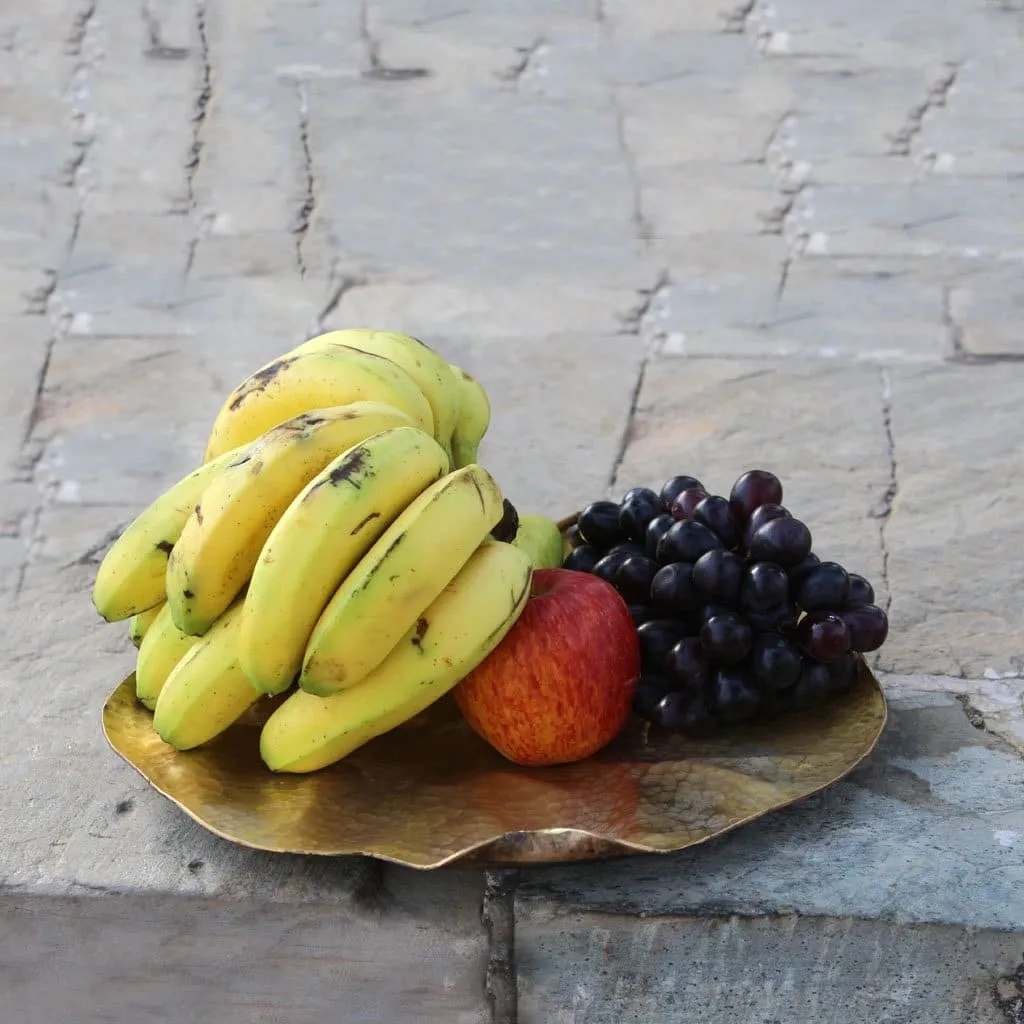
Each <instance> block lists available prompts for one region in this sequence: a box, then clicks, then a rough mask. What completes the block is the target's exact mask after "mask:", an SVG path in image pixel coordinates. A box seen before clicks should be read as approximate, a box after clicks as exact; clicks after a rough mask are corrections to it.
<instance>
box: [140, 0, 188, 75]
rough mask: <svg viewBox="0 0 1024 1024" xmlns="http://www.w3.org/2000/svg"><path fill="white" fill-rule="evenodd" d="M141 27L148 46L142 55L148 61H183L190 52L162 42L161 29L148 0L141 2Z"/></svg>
mask: <svg viewBox="0 0 1024 1024" xmlns="http://www.w3.org/2000/svg"><path fill="white" fill-rule="evenodd" d="M141 14H142V25H143V28H144V29H145V30H146V37H147V39H148V40H149V46H148V47H147V48H146V49H145V50H143V51H142V52H143V54H144V55H145V56H146V57H148V58H149V59H150V60H185V59H186V58H187V57H188V55H189V54H190V53H191V52H192V51H191V50H190V49H189V48H188V47H187V46H168V45H167V43H165V42H164V40H163V27H162V26H161V24H160V19H159V18H158V17H157V16H156V14H154V12H153V8H152V7H151V6H150V3H149V0H142V7H141Z"/></svg>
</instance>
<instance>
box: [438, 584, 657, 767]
mask: <svg viewBox="0 0 1024 1024" xmlns="http://www.w3.org/2000/svg"><path fill="white" fill-rule="evenodd" d="M639 675H640V645H639V641H638V640H637V635H636V627H635V625H634V624H633V619H632V617H631V616H630V614H629V609H628V608H627V607H626V603H625V602H624V601H623V600H622V598H621V597H619V595H618V593H617V592H616V590H615V588H614V587H613V586H612V585H611V584H609V583H606V582H605V581H604V580H602V579H600V578H599V577H597V576H591V575H590V574H589V573H584V572H574V571H572V570H570V569H538V570H536V571H535V572H534V574H533V584H532V587H531V590H530V598H529V600H528V601H527V602H526V606H525V607H524V608H523V611H522V613H521V614H520V616H519V619H518V621H517V622H516V624H515V625H514V626H513V627H512V629H511V630H510V631H509V632H508V635H507V636H506V637H505V639H504V640H502V642H501V643H500V644H499V645H498V646H497V647H496V648H495V649H494V650H493V651H492V652H491V653H490V655H488V657H487V658H485V659H484V661H483V662H481V663H480V665H478V666H477V668H476V669H475V670H474V671H473V672H472V673H470V675H468V676H467V677H466V678H465V679H464V680H463V681H462V682H461V683H460V684H459V685H458V686H457V687H456V688H455V691H454V692H455V701H456V703H457V704H458V706H459V709H460V710H461V711H462V714H463V715H464V716H465V718H466V721H467V722H469V724H470V726H471V727H472V728H473V729H474V730H475V731H476V732H477V733H478V734H479V735H480V736H482V737H483V738H484V739H485V740H486V741H487V742H488V743H490V744H491V746H493V747H494V748H495V749H496V750H498V751H499V752H500V753H502V754H504V755H505V757H507V758H508V759H509V760H510V761H515V762H516V763H517V764H522V765H532V766H538V765H551V764H564V763H566V762H569V761H579V760H581V759H582V758H584V757H589V756H590V755H591V754H593V753H595V752H596V751H598V750H600V749H601V747H603V746H604V745H605V744H606V743H608V742H609V741H610V740H611V739H612V738H613V737H614V736H615V734H616V733H617V732H618V731H619V730H620V729H621V728H622V726H623V725H624V724H625V722H626V719H627V718H628V717H629V712H630V706H631V704H632V700H633V691H634V690H635V689H636V682H637V678H638V677H639Z"/></svg>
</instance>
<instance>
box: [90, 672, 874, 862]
mask: <svg viewBox="0 0 1024 1024" xmlns="http://www.w3.org/2000/svg"><path fill="white" fill-rule="evenodd" d="M281 699H282V698H273V699H268V700H266V701H261V702H260V705H259V706H258V710H255V709H254V710H253V711H251V712H250V713H249V715H248V716H247V717H246V718H244V719H243V720H241V721H239V722H238V723H236V724H235V725H234V726H232V728H231V729H229V730H228V731H227V732H226V733H224V734H223V735H222V736H221V737H220V738H219V739H218V740H217V741H216V742H215V743H214V744H212V745H211V746H209V747H207V748H205V749H200V750H195V751H191V752H189V753H179V752H177V751H175V750H174V749H173V748H172V747H170V746H168V745H167V744H165V743H164V742H163V741H162V740H161V739H160V738H159V737H158V736H157V735H156V733H155V732H154V731H153V728H152V725H151V722H152V715H151V714H150V712H148V711H147V710H146V709H145V708H143V707H142V706H141V705H140V704H139V703H138V702H137V701H136V699H135V677H134V675H132V676H129V677H128V678H127V679H125V681H124V682H123V683H121V685H120V686H119V687H118V688H117V689H116V690H115V691H114V692H113V694H111V696H110V698H109V699H108V700H107V702H106V704H105V705H104V708H103V730H104V733H105V735H106V737H107V740H108V741H109V743H110V745H111V746H112V747H113V748H114V750H115V751H117V753H118V754H120V755H121V757H123V758H124V759H125V760H126V761H127V762H128V763H129V764H130V765H132V766H133V767H134V768H135V769H136V770H137V771H138V772H139V773H140V774H141V775H142V777H143V778H144V779H146V781H147V782H149V783H150V785H152V786H153V787H154V788H155V789H156V790H157V791H158V792H160V793H162V794H163V795H164V796H166V797H167V798H168V799H169V800H171V801H172V802H174V803H175V804H177V805H178V807H180V808H181V809H182V810H183V811H184V812H185V813H186V814H188V815H190V816H191V817H192V818H194V819H195V820H196V821H198V822H199V823H200V824H201V825H202V826H204V827H205V828H207V829H209V830H210V831H211V832H213V833H215V834H216V835H218V836H221V837H223V838H225V839H228V840H230V841H231V842H235V843H240V844H241V845H243V846H249V847H253V848H255V849H259V850H271V851H275V852H280V853H305V854H322V855H329V856H334V855H340V854H366V855H368V856H371V857H378V858H380V859H382V860H387V861H392V862H394V863H397V864H404V865H407V866H409V867H416V868H437V867H442V866H444V865H449V864H455V863H459V864H466V863H488V864H525V863H550V862H555V861H575V860H589V859H594V858H599V857H609V856H615V855H621V854H633V853H655V852H657V853H663V852H668V851H671V850H681V849H683V848H684V847H687V846H693V845H695V844H697V843H702V842H705V841H706V840H708V839H711V838H712V837H714V836H717V835H721V834H722V833H724V832H728V831H730V830H731V829H734V828H737V827H738V826H740V825H743V824H744V823H746V822H749V821H752V820H753V819H755V818H758V817H760V816H761V815H764V814H767V813H769V812H770V811H773V810H776V809H778V808H780V807H784V806H786V805H787V804H791V803H793V802H794V801H797V800H800V799H803V798H804V797H807V796H810V795H811V794H812V793H816V792H817V791H818V790H820V789H823V788H824V787H826V786H829V785H831V784H832V783H833V782H836V781H837V780H839V779H841V778H843V776H845V775H847V774H848V773H849V772H851V771H852V770H853V769H854V768H855V767H856V766H857V765H858V764H859V763H860V762H861V761H862V760H863V759H864V758H865V757H867V755H868V754H869V753H870V752H871V750H872V749H873V748H874V746H875V744H876V743H877V741H878V738H879V736H880V735H881V733H882V730H883V728H884V727H885V721H886V714H887V711H886V704H885V698H884V696H883V694H882V691H881V688H880V686H879V685H878V681H877V680H876V679H875V677H874V675H872V673H871V672H870V670H869V669H868V667H867V666H866V665H865V664H864V662H863V660H862V661H861V668H860V674H859V678H858V680H857V683H856V684H855V685H854V686H853V688H851V689H850V690H849V691H847V692H846V693H845V694H843V695H842V696H841V697H840V698H837V699H836V700H834V701H833V702H831V703H830V704H829V705H827V706H825V707H824V708H820V709H817V710H814V711H807V712H800V713H793V714H790V715H788V716H785V717H783V718H780V719H777V720H776V721H774V722H771V723H764V724H759V725H752V726H749V727H746V728H743V729H740V730H736V731H734V732H731V733H730V734H729V735H727V736H723V737H721V738H718V739H712V740H701V741H697V740H687V739H684V738H682V737H678V736H659V735H657V734H656V733H655V732H654V731H653V730H652V731H650V732H649V733H648V730H646V729H645V728H644V727H643V725H642V724H641V723H640V722H638V721H635V720H631V722H630V723H629V725H628V726H627V727H626V729H625V730H624V731H623V733H622V734H621V735H620V736H619V737H618V738H617V739H616V740H615V741H614V742H613V743H612V744H611V745H610V746H608V747H606V748H605V749H604V750H602V751H601V752H600V753H599V754H597V755H596V756H595V757H592V758H590V759H588V760H586V761H581V762H577V763H576V764H570V765H562V766H558V767H554V768H538V769H525V768H520V767H518V766H516V765H513V764H511V763H509V762H508V761H506V760H505V759H504V758H502V757H501V756H500V755H499V754H497V753H496V752H495V751H494V750H492V749H491V748H490V747H489V746H488V745H487V744H486V743H484V742H483V741H482V740H481V739H479V738H478V737H477V736H476V734H475V733H473V732H472V731H471V730H470V729H469V727H468V726H467V725H466V724H465V723H464V722H463V720H462V718H461V716H460V714H459V712H458V710H457V708H456V707H455V704H454V701H453V700H451V698H450V697H449V698H446V699H444V700H442V701H440V702H438V704H436V705H434V706H433V707H432V708H430V709H429V710H428V711H427V712H426V713H425V714H424V715H421V716H420V717H419V718H417V719H414V720H413V721H411V722H409V723H407V724H406V725H405V726H403V727H401V728H399V729H396V730H394V731H393V732H391V733H388V734H386V735H385V736H382V737H380V738H379V739H376V740H374V741H373V742H371V743H369V744H367V745H366V746H364V747H362V748H361V749H359V750H357V751H356V752H355V753H353V754H351V755H350V756H349V757H347V758H346V759H345V760H344V761H341V762H339V763H338V764H336V765H333V766H332V767H330V768H326V769H324V770H322V771H320V772H316V773H313V774H311V775H275V774H273V773H271V772H270V771H268V770H267V769H266V768H265V767H264V765H263V763H262V761H261V760H260V757H259V749H258V748H259V743H258V739H259V729H260V726H261V725H262V723H263V722H264V721H265V720H266V718H267V716H268V715H269V714H270V712H271V711H272V710H273V708H274V707H275V706H276V705H277V704H278V703H279V702H280V700H281Z"/></svg>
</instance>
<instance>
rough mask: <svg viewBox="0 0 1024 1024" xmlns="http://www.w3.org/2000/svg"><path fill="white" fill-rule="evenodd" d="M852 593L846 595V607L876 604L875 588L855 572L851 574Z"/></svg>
mask: <svg viewBox="0 0 1024 1024" xmlns="http://www.w3.org/2000/svg"><path fill="white" fill-rule="evenodd" d="M849 577H850V592H849V593H848V594H847V595H846V607H847V608H856V607H857V606H858V605H861V604H874V603H875V588H874V587H873V586H871V584H870V583H868V581H867V580H866V579H864V577H863V576H860V575H858V574H857V573H855V572H851V573H850V574H849Z"/></svg>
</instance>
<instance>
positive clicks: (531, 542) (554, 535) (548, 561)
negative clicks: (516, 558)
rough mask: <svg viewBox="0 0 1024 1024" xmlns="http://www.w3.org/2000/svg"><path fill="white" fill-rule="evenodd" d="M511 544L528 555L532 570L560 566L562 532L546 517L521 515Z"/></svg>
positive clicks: (562, 544) (562, 543)
mask: <svg viewBox="0 0 1024 1024" xmlns="http://www.w3.org/2000/svg"><path fill="white" fill-rule="evenodd" d="M512 543H513V544H515V546H516V547H517V548H519V549H520V550H521V551H525V552H526V554H527V555H529V557H530V561H531V562H532V563H533V567H534V569H557V568H558V567H559V566H560V565H561V564H562V550H563V547H564V542H563V540H562V531H561V530H559V529H558V524H557V523H556V522H554V521H553V520H551V519H548V517H547V516H538V515H521V516H520V517H519V530H518V532H517V533H516V538H515V540H514V541H512Z"/></svg>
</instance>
